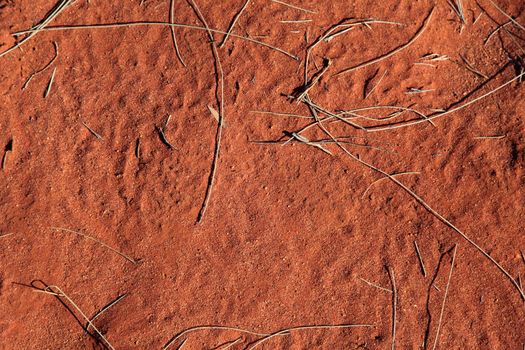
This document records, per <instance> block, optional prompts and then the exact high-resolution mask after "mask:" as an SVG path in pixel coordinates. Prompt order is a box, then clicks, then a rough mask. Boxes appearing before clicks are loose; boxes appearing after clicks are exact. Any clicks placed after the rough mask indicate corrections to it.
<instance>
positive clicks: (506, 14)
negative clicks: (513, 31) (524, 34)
mask: <svg viewBox="0 0 525 350" xmlns="http://www.w3.org/2000/svg"><path fill="white" fill-rule="evenodd" d="M489 1H490V3H491V4H492V6H494V7H495V8H496V9H497V10H498V11H499V12H501V13H502V14H503V15H504V16H505V17H507V18H508V19H509V20H511V21H512V23H514V24H515V25H516V26H517V27H518V28H520V29H521V30H525V27H524V26H522V25H521V24H520V23H518V21H516V20H515V19H514V18H513V17H512V16H510V15H509V14H508V13H506V12H505V11H503V10H502V9H501V7H499V6H498V5H497V4H495V3H494V2H493V1H492V0H489Z"/></svg>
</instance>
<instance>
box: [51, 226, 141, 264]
mask: <svg viewBox="0 0 525 350" xmlns="http://www.w3.org/2000/svg"><path fill="white" fill-rule="evenodd" d="M50 229H52V230H55V231H64V232H69V233H74V234H77V235H79V236H81V237H84V238H87V239H90V240H92V241H95V242H96V243H98V244H100V245H102V246H103V247H105V248H107V249H109V250H111V251H112V252H114V253H116V254H118V255H120V256H121V257H123V258H124V259H126V260H127V261H129V262H130V263H132V264H137V261H136V260H135V259H133V258H131V257H129V256H127V255H126V254H124V253H121V252H119V251H118V250H116V249H115V248H112V247H110V246H109V245H107V244H106V243H104V242H102V241H101V240H99V239H97V238H94V237H91V236H89V235H87V234H85V233H82V232H79V231H73V230H70V229H67V228H63V227H50Z"/></svg>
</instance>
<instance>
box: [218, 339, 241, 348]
mask: <svg viewBox="0 0 525 350" xmlns="http://www.w3.org/2000/svg"><path fill="white" fill-rule="evenodd" d="M241 341H242V336H241V337H239V338H237V339H235V340H232V341H229V342H226V343H224V344H222V345H221V346H220V348H221V350H227V349H229V348H231V347H233V346H234V345H235V344H237V343H239V342H241ZM223 346H224V347H223Z"/></svg>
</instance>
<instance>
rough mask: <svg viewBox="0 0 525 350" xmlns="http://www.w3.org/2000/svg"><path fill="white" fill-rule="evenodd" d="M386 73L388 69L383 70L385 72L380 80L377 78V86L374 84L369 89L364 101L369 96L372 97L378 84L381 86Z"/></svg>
mask: <svg viewBox="0 0 525 350" xmlns="http://www.w3.org/2000/svg"><path fill="white" fill-rule="evenodd" d="M387 72H388V69H385V72H384V73H383V75H382V76H381V78H379V80H378V81H377V84H375V85H374V86H373V87H372V88H371V89H370V91H368V93H367V94H366V95H365V99H367V98H368V97H369V96H370V95H372V93H373V92H374V90H375V89H376V88H377V87H378V86H379V84H381V82H382V81H383V78H384V77H385V75H386V73H387Z"/></svg>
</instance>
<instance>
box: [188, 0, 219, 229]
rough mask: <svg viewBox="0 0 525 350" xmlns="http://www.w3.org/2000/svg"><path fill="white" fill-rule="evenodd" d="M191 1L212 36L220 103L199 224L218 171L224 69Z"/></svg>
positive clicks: (192, 3)
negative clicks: (213, 149)
mask: <svg viewBox="0 0 525 350" xmlns="http://www.w3.org/2000/svg"><path fill="white" fill-rule="evenodd" d="M189 1H190V3H191V5H192V7H193V9H194V10H195V12H196V14H197V17H198V18H199V20H200V21H201V22H202V23H203V24H204V27H205V28H206V30H207V32H208V37H209V38H210V45H211V50H212V54H213V58H214V60H215V72H216V79H217V85H216V90H215V97H216V98H217V102H218V104H219V122H218V123H217V132H216V134H215V151H214V154H213V160H212V163H211V170H210V175H209V177H208V185H207V186H206V193H205V195H204V201H203V202H202V206H201V209H200V211H199V214H198V216H197V224H199V223H201V222H202V218H203V217H204V214H205V213H206V210H207V208H208V203H209V201H210V197H211V193H212V190H213V184H214V182H215V173H216V172H217V166H218V163H219V154H220V149H221V138H222V129H223V125H224V72H223V70H222V65H221V58H220V56H219V52H218V50H217V45H215V40H214V38H213V34H212V31H211V30H210V28H209V26H208V23H207V22H206V19H205V18H204V16H203V15H202V13H201V12H200V10H199V7H198V6H197V4H196V3H195V1H194V0H189Z"/></svg>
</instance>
